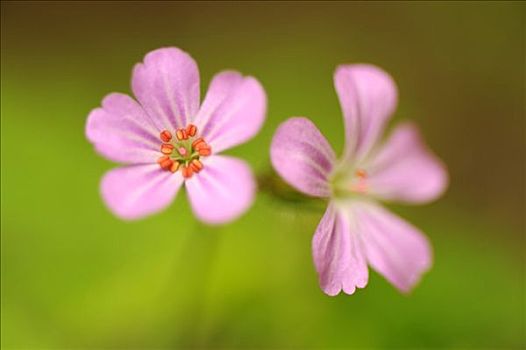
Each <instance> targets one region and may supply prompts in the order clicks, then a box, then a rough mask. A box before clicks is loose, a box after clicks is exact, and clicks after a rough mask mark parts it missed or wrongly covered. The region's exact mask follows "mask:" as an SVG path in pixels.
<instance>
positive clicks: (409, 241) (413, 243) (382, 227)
mask: <svg viewBox="0 0 526 350" xmlns="http://www.w3.org/2000/svg"><path fill="white" fill-rule="evenodd" d="M353 210H354V212H355V213H356V218H357V220H358V221H359V223H360V234H361V235H360V237H361V238H362V241H363V246H364V248H365V254H366V256H367V261H368V263H369V264H370V265H371V267H372V268H374V269H375V270H376V271H377V272H378V273H380V274H382V275H383V276H384V277H385V278H386V279H387V280H388V281H389V282H391V283H392V284H393V285H394V286H395V287H396V288H398V289H399V290H401V291H403V292H409V291H410V290H411V288H413V287H414V286H415V284H416V283H418V281H419V280H420V278H421V277H422V274H423V273H424V272H426V271H427V270H429V268H430V267H431V265H432V252H431V246H430V244H429V242H428V240H427V238H426V237H425V236H424V235H423V234H422V233H421V232H420V231H419V230H418V229H417V228H415V227H413V226H412V225H410V224H409V223H407V222H406V221H404V220H402V219H401V218H399V217H398V216H396V215H394V214H391V213H390V212H388V211H387V210H385V209H384V208H382V207H380V206H378V205H375V204H370V203H368V204H360V205H355V206H354V208H353Z"/></svg>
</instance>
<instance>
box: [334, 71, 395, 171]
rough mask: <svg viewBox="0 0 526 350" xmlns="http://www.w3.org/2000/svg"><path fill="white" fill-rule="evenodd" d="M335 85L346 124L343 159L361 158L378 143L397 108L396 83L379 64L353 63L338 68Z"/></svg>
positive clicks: (357, 159)
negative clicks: (377, 65) (376, 65)
mask: <svg viewBox="0 0 526 350" xmlns="http://www.w3.org/2000/svg"><path fill="white" fill-rule="evenodd" d="M334 86H335V88H336V92H337V93H338V97H339V99H340V105H341V108H342V112H343V117H344V123H345V152H344V158H345V159H347V160H351V161H359V160H361V159H362V158H363V157H364V156H365V155H366V154H367V152H368V151H369V150H370V149H371V147H372V146H373V145H374V144H375V142H376V140H377V139H378V137H379V135H380V133H381V131H382V130H383V127H384V125H385V123H386V121H387V120H388V118H389V117H390V116H391V114H392V113H393V112H394V110H395V108H396V103H397V89H396V85H395V83H394V81H393V79H392V78H391V77H390V76H389V74H388V73H386V72H385V71H383V70H382V69H380V68H378V67H375V66H373V65H367V64H352V65H343V66H339V67H338V68H337V69H336V72H335V73H334Z"/></svg>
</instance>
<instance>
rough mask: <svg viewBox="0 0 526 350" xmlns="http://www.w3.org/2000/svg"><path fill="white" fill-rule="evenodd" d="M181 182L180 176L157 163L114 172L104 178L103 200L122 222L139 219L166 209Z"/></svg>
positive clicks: (102, 187)
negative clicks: (123, 220) (163, 168)
mask: <svg viewBox="0 0 526 350" xmlns="http://www.w3.org/2000/svg"><path fill="white" fill-rule="evenodd" d="M182 183H183V177H182V176H180V175H178V174H172V173H171V172H169V171H164V170H162V169H161V168H160V167H159V165H157V164H148V165H133V166H128V167H123V168H117V169H113V170H111V171H109V172H107V173H106V175H104V177H103V178H102V183H101V191H102V197H103V198H104V201H105V202H106V204H107V206H108V207H109V209H110V210H111V211H112V212H113V213H114V214H115V215H117V216H119V217H120V218H122V219H129V220H131V219H139V218H142V217H144V216H147V215H150V214H153V213H155V212H157V211H160V210H162V209H164V208H165V207H167V206H168V205H169V204H170V203H171V202H172V200H173V199H174V197H175V195H176V194H177V191H178V190H179V188H180V187H181V185H182Z"/></svg>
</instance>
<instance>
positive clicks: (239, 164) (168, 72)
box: [86, 48, 266, 223]
mask: <svg viewBox="0 0 526 350" xmlns="http://www.w3.org/2000/svg"><path fill="white" fill-rule="evenodd" d="M131 85H132V90H133V93H134V95H135V96H136V98H137V101H135V100H134V99H133V98H131V97H129V96H128V95H124V94H120V93H112V94H109V95H108V96H106V97H105V98H104V100H103V101H102V107H101V108H97V109H94V110H93V111H91V113H90V115H89V116H88V121H87V125H86V135H87V137H88V139H89V140H90V141H91V142H92V143H93V145H94V146H95V149H96V150H97V151H98V152H99V153H100V154H102V155H103V156H105V157H106V158H108V159H110V160H113V161H116V162H119V163H124V164H125V166H123V167H120V168H117V169H114V170H111V171H109V172H108V173H107V174H106V175H105V176H104V178H103V179H102V183H101V191H102V197H103V198H104V201H105V202H106V204H107V205H108V207H109V208H110V209H111V211H112V212H114V213H115V214H116V215H117V216H119V217H121V218H123V219H137V218H141V217H144V216H146V215H149V214H152V213H154V212H157V211H159V210H162V209H164V208H165V207H167V206H168V205H169V204H170V203H171V202H172V200H173V199H174V198H175V196H176V194H177V192H178V191H179V189H180V188H181V186H182V185H183V183H184V184H185V186H186V190H187V193H188V197H189V199H190V203H191V206H192V209H193V211H194V213H195V215H196V216H197V217H198V218H199V219H201V220H202V221H205V222H208V223H222V222H226V221H229V220H232V219H234V218H236V217H238V216H239V215H241V214H242V213H243V212H244V211H245V210H247V209H248V207H249V206H250V205H251V203H252V201H253V198H254V192H255V188H256V186H255V181H254V177H253V175H252V172H251V170H250V168H249V166H248V164H247V163H245V162H244V161H242V160H239V159H236V158H233V157H229V156H223V155H218V153H220V152H221V151H223V150H226V149H228V148H230V147H233V146H235V145H238V144H240V143H243V142H245V141H247V140H249V139H250V138H252V137H253V136H254V135H255V134H256V133H257V132H258V131H259V129H260V128H261V126H262V124H263V121H264V119H265V113H266V96H265V91H264V90H263V88H262V87H261V84H260V83H259V82H258V81H257V80H256V79H255V78H253V77H243V76H242V75H241V74H239V73H237V72H234V71H224V72H220V73H219V74H217V75H216V76H215V77H214V78H213V80H212V82H211V83H210V86H209V89H208V92H207V94H206V97H205V99H204V101H203V103H202V104H201V106H199V95H200V92H199V70H198V69H197V65H196V63H195V61H194V60H193V59H192V57H190V55H188V54H187V53H186V52H184V51H182V50H180V49H178V48H161V49H158V50H155V51H152V52H150V53H148V54H147V55H146V57H145V58H144V62H143V63H138V64H137V65H136V66H135V68H134V69H133V75H132V82H131Z"/></svg>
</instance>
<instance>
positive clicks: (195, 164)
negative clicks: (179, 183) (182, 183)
mask: <svg viewBox="0 0 526 350" xmlns="http://www.w3.org/2000/svg"><path fill="white" fill-rule="evenodd" d="M190 167H191V168H192V170H193V171H194V173H198V172H200V171H201V169H203V163H201V162H200V161H199V160H198V159H194V160H192V162H191V163H190Z"/></svg>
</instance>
